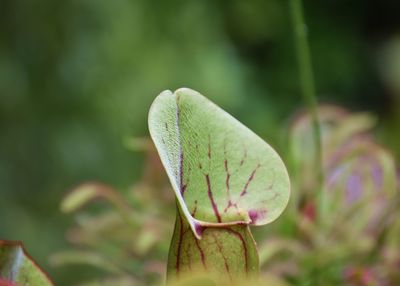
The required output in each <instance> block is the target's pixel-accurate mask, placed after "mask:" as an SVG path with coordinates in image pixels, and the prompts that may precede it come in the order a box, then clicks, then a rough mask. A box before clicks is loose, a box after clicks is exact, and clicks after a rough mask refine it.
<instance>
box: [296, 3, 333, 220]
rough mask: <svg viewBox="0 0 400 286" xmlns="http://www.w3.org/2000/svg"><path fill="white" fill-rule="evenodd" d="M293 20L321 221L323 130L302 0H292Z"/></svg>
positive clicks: (322, 208)
mask: <svg viewBox="0 0 400 286" xmlns="http://www.w3.org/2000/svg"><path fill="white" fill-rule="evenodd" d="M290 4H291V12H292V22H293V30H294V37H295V45H296V53H297V61H298V67H299V76H300V84H301V91H302V95H303V100H304V102H305V103H306V105H307V106H308V111H309V113H310V116H311V121H312V126H313V140H314V145H315V167H316V172H317V183H318V184H317V186H316V187H317V191H318V194H319V202H318V206H319V209H318V214H319V221H320V222H321V216H322V215H323V212H324V206H325V196H324V192H323V190H322V184H323V165H322V146H321V131H320V126H319V124H318V122H319V121H318V107H317V96H316V92H315V84H314V76H313V70H312V64H311V56H310V47H309V45H308V40H307V27H306V24H305V21H304V16H303V7H302V3H301V0H290Z"/></svg>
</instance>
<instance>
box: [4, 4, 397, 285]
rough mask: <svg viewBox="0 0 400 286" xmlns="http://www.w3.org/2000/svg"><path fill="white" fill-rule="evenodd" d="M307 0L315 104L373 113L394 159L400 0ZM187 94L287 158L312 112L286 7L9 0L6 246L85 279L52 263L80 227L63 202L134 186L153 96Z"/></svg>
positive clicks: (66, 277)
mask: <svg viewBox="0 0 400 286" xmlns="http://www.w3.org/2000/svg"><path fill="white" fill-rule="evenodd" d="M304 2H305V3H304V5H305V13H306V20H307V23H308V31H309V37H310V46H311V52H312V58H313V66H314V72H315V80H316V85H317V91H318V97H319V101H320V102H326V103H335V104H339V105H342V106H344V107H346V108H348V109H350V110H353V111H370V112H372V113H373V114H375V115H376V116H377V118H378V127H377V129H376V130H375V131H376V132H375V133H376V134H377V136H378V138H379V139H378V140H379V142H381V143H383V145H384V146H386V147H388V148H389V149H390V150H391V151H392V152H393V154H394V155H395V157H396V158H397V159H398V158H399V156H400V145H399V144H398V142H399V140H400V133H399V131H398V126H400V125H399V123H400V17H399V16H398V11H400V2H399V1H394V0H381V1H373V0H368V1H366V0H363V1H361V0H351V1H349V0H327V1H315V0H306V1H304ZM179 87H190V88H193V89H195V90H197V91H199V92H201V93H203V94H204V95H206V96H207V97H209V98H210V99H211V100H213V101H215V102H216V103H217V104H218V105H220V106H222V107H223V108H224V109H226V110H227V111H228V112H230V113H231V114H233V115H234V116H235V117H237V118H238V119H239V120H241V121H242V122H244V123H245V124H246V125H247V126H249V127H250V128H251V129H253V130H254V131H255V132H256V133H257V134H259V135H261V136H262V137H263V138H265V139H266V140H267V141H268V142H269V143H270V144H271V145H272V146H273V147H274V148H276V149H277V150H278V151H279V152H280V153H281V154H282V155H283V157H285V156H286V154H287V140H286V137H287V134H286V128H285V127H287V126H288V123H289V121H290V119H291V118H292V117H293V115H294V114H295V113H296V112H298V111H299V110H300V109H302V108H303V107H304V106H303V102H302V100H301V94H300V90H299V83H298V74H297V66H296V58H295V50H294V43H293V33H292V28H291V20H290V11H289V5H288V1H286V0H285V1H283V0H251V1H243V0H240V1H239V0H233V1H215V0H214V1H207V0H203V1H177V0H171V1H151V0H115V1H106V0H71V1H50V0H42V1H29V0H25V1H22V0H2V1H1V2H0V239H7V240H23V241H24V243H25V245H26V247H27V249H28V250H29V251H30V253H31V254H32V256H33V257H35V258H36V260H37V261H38V262H39V263H40V264H41V265H43V267H44V268H45V269H46V271H48V272H49V274H50V276H52V277H54V280H55V281H56V282H57V285H71V284H70V283H72V282H73V281H77V280H74V279H78V278H79V277H80V276H82V277H83V276H85V275H87V274H85V273H82V272H83V271H80V268H79V267H75V268H73V269H74V275H73V276H74V277H71V275H70V274H68V273H71V269H68V268H54V267H51V266H50V265H49V262H48V257H49V255H50V254H51V253H53V252H56V251H58V250H60V249H63V248H65V247H66V246H67V241H66V238H65V233H66V229H67V228H68V227H69V226H71V224H72V223H73V218H72V217H71V216H67V215H64V214H62V213H61V212H60V202H61V200H62V198H63V196H64V195H65V193H66V192H67V191H68V190H70V189H71V188H73V187H74V186H76V185H77V184H79V183H81V182H83V181H87V180H92V181H101V182H105V183H107V184H110V185H112V186H115V187H116V188H117V189H118V190H120V191H121V192H122V193H123V192H124V190H127V189H129V187H130V186H131V185H132V183H133V182H135V181H136V180H138V179H139V178H140V176H141V175H142V167H141V166H142V165H143V162H144V155H143V154H141V153H137V152H132V151H130V150H128V148H126V146H125V145H126V144H125V145H124V142H125V140H126V138H129V137H131V136H147V135H148V131H147V113H148V109H149V106H150V104H151V102H152V100H153V99H154V98H155V96H156V95H158V94H159V93H160V92H161V91H162V90H165V89H171V90H175V89H177V88H179ZM172 226H173V223H172V221H171V228H172ZM168 239H169V238H167V240H168Z"/></svg>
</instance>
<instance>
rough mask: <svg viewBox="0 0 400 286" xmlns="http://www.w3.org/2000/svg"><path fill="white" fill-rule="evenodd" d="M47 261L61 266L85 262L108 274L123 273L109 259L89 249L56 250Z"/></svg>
mask: <svg viewBox="0 0 400 286" xmlns="http://www.w3.org/2000/svg"><path fill="white" fill-rule="evenodd" d="M49 261H50V263H51V264H52V265H53V266H63V265H66V264H87V265H90V266H93V267H96V268H99V269H102V270H104V271H106V272H109V273H110V274H115V275H121V274H124V272H123V271H122V270H121V269H119V268H118V267H117V266H116V265H114V264H113V263H112V262H111V261H110V260H109V259H107V258H104V257H103V256H101V255H100V254H99V253H95V252H91V251H79V250H67V251H63V252H58V253H55V254H53V255H51V256H50V260H49Z"/></svg>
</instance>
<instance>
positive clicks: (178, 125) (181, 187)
mask: <svg viewBox="0 0 400 286" xmlns="http://www.w3.org/2000/svg"><path fill="white" fill-rule="evenodd" d="M179 99H180V97H179V96H177V98H176V126H177V135H178V142H179V188H180V191H181V194H182V196H183V193H184V192H185V189H186V186H184V184H183V149H182V142H181V127H180V116H181V112H180V109H179Z"/></svg>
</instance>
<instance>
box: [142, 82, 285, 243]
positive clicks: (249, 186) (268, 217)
mask: <svg viewBox="0 0 400 286" xmlns="http://www.w3.org/2000/svg"><path fill="white" fill-rule="evenodd" d="M149 129H150V134H151V137H152V139H153V141H154V143H155V145H156V147H157V150H158V152H159V155H160V158H161V161H162V163H163V164H164V167H165V169H166V171H167V174H168V176H169V179H170V181H171V184H172V186H173V189H174V191H175V194H176V197H177V201H178V204H179V208H180V209H181V211H182V214H183V216H184V219H185V220H186V221H187V222H188V223H189V226H190V227H191V229H192V230H193V232H194V234H195V235H196V237H197V238H200V237H201V234H202V231H203V228H204V227H225V226H228V225H239V224H241V225H248V224H253V225H263V224H267V223H270V222H272V221H273V220H275V219H276V218H277V217H278V216H279V215H280V214H281V213H282V212H283V210H284V209H285V207H286V205H287V203H288V200H289V193H290V183H289V177H288V174H287V171H286V168H285V166H284V164H283V162H282V160H281V158H280V157H279V155H278V154H277V153H276V152H275V151H274V150H273V149H272V148H271V147H270V146H269V145H268V144H267V143H265V142H264V141H263V140H262V139H261V138H260V137H258V136H257V135H256V134H254V133H253V132H252V131H251V130H249V129H248V128H247V127H245V126H244V125H243V124H242V123H240V122H239V121H237V120H236V119H235V118H233V117H232V116H231V115H229V114H228V113H226V112H225V111H224V110H222V109H221V108H219V107H218V106H216V105H215V104H214V103H212V102H211V101H209V100H208V99H206V98H205V97H203V96H202V95H201V94H199V93H197V92H196V91H193V90H191V89H187V88H182V89H178V90H177V91H175V92H174V93H172V92H170V91H164V92H162V93H161V94H160V95H159V96H158V97H157V98H156V99H155V101H154V103H153V105H152V106H151V109H150V113H149Z"/></svg>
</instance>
